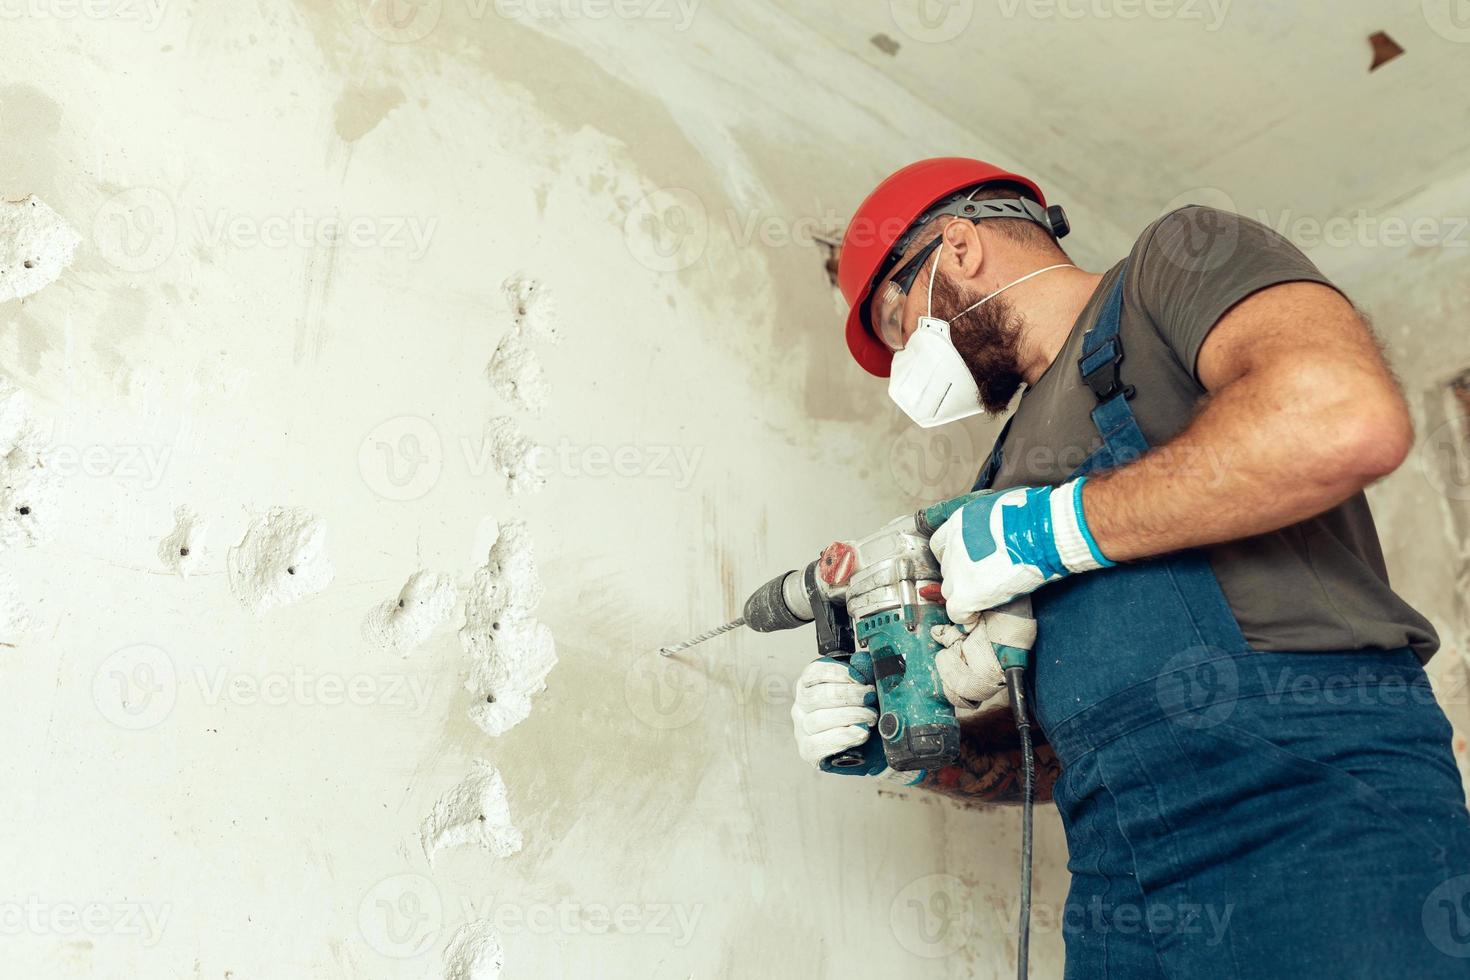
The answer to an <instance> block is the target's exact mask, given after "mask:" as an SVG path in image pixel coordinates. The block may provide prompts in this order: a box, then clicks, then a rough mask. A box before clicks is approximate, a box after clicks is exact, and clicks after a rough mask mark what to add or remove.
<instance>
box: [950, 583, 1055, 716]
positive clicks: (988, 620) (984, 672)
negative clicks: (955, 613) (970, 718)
mask: <svg viewBox="0 0 1470 980" xmlns="http://www.w3.org/2000/svg"><path fill="white" fill-rule="evenodd" d="M929 634H930V635H931V636H932V637H934V639H935V640H937V641H939V642H940V643H941V644H943V645H944V649H943V650H940V651H939V653H938V654H936V655H935V664H934V665H935V667H936V668H937V669H938V671H939V681H940V684H941V685H943V687H944V696H945V697H946V698H948V699H949V703H950V704H952V705H954V706H955V707H956V708H965V709H969V710H975V709H978V708H981V707H983V706H985V705H986V704H989V703H992V702H997V703H998V702H1000V701H1002V700H1003V699H1004V696H1005V694H1006V679H1005V671H1004V670H1002V669H1001V666H1000V660H999V658H998V657H996V655H995V647H994V646H992V643H1003V644H1005V645H1006V646H1012V647H1016V648H1018V649H1021V650H1030V649H1031V647H1032V645H1033V644H1034V643H1035V642H1036V620H1035V619H1033V618H1032V617H1031V599H1030V598H1029V597H1022V598H1020V599H1016V600H1015V601H1013V602H1010V603H1008V604H1006V605H1005V606H1004V607H1002V608H1000V609H990V610H986V611H985V612H983V613H981V614H980V621H979V622H978V623H976V624H975V625H974V626H972V627H971V628H970V629H969V630H968V631H966V629H965V628H964V627H962V626H954V625H948V624H947V625H944V626H935V627H934V628H933V629H931V630H930V631H929Z"/></svg>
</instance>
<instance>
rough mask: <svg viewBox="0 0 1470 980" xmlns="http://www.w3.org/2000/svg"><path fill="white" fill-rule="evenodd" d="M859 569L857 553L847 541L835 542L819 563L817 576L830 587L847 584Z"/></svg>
mask: <svg viewBox="0 0 1470 980" xmlns="http://www.w3.org/2000/svg"><path fill="white" fill-rule="evenodd" d="M856 567H857V552H855V551H854V550H853V548H852V545H850V544H848V543H847V542H846V541H833V542H832V543H831V544H829V545H827V547H826V549H825V550H823V552H822V557H821V558H820V559H819V560H818V561H817V574H818V575H820V576H822V581H823V582H826V583H827V584H828V585H832V586H838V585H844V584H846V582H847V580H848V578H849V577H850V576H851V575H852V573H853V571H854V569H855V568H856Z"/></svg>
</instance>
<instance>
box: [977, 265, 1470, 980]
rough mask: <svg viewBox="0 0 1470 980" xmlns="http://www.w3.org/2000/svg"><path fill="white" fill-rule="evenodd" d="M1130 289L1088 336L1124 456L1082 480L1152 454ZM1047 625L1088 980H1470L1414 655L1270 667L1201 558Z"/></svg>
mask: <svg viewBox="0 0 1470 980" xmlns="http://www.w3.org/2000/svg"><path fill="white" fill-rule="evenodd" d="M1125 278H1126V269H1125V270H1124V273H1123V274H1120V275H1119V276H1118V279H1117V283H1116V284H1115V286H1114V287H1113V289H1112V292H1111V293H1110V295H1109V297H1108V300H1107V303H1106V305H1105V307H1104V309H1103V311H1102V313H1101V316H1100V318H1099V321H1098V323H1097V325H1096V326H1095V327H1094V328H1093V329H1092V330H1090V331H1089V332H1088V334H1087V335H1086V337H1085V338H1084V342H1083V350H1084V353H1083V356H1082V360H1081V364H1080V365H1079V366H1080V367H1081V369H1082V371H1083V376H1084V378H1085V379H1086V380H1087V382H1088V385H1089V387H1090V388H1092V390H1093V392H1094V393H1095V394H1096V395H1098V400H1099V403H1098V406H1097V408H1096V409H1095V410H1094V411H1093V413H1092V419H1093V422H1094V423H1095V424H1096V426H1097V428H1098V431H1099V433H1101V435H1102V439H1103V445H1102V446H1101V447H1100V448H1099V449H1098V450H1097V451H1096V452H1095V453H1094V454H1093V455H1092V456H1090V457H1089V458H1088V459H1087V460H1086V462H1084V463H1083V464H1082V466H1081V467H1079V468H1078V469H1077V471H1076V472H1075V473H1074V474H1073V476H1079V475H1082V474H1085V473H1088V472H1093V471H1098V470H1105V469H1108V468H1110V467H1113V466H1117V465H1120V464H1122V463H1125V462H1127V461H1129V460H1132V459H1134V458H1136V457H1137V456H1139V455H1140V454H1142V453H1143V452H1144V451H1145V450H1146V449H1147V448H1148V443H1147V441H1146V440H1145V438H1144V435H1143V433H1142V431H1140V429H1139V427H1138V424H1137V422H1136V420H1135V419H1134V416H1133V412H1132V409H1131V408H1130V407H1129V404H1128V398H1129V396H1130V395H1131V394H1132V391H1131V390H1129V389H1125V388H1124V387H1123V386H1122V385H1121V383H1120V379H1119V362H1120V361H1121V353H1122V348H1121V342H1120V339H1119V336H1118V326H1119V316H1120V313H1121V310H1122V302H1123V300H1122V292H1123V282H1124V279H1125ZM1004 439H1005V433H1004V431H1002V433H1001V436H1000V438H999V439H997V440H996V449H995V450H994V451H993V452H992V454H991V458H990V460H989V462H988V463H987V464H986V467H985V469H984V470H982V471H981V474H980V477H979V479H978V480H977V482H976V484H975V486H976V488H977V489H981V488H984V487H988V486H989V485H990V483H991V481H992V480H993V479H994V477H995V474H996V471H997V470H998V468H999V465H1000V458H1001V457H1000V454H1001V450H1002V443H1003V441H1004ZM1033 608H1034V609H1035V612H1036V618H1037V621H1038V625H1039V638H1038V641H1037V646H1036V649H1035V652H1034V656H1033V667H1032V670H1031V672H1030V678H1029V683H1030V685H1031V697H1032V705H1033V707H1034V711H1035V714H1036V720H1037V722H1038V723H1039V725H1040V726H1041V728H1042V730H1043V731H1044V732H1045V733H1046V735H1047V738H1048V739H1050V741H1051V744H1052V746H1053V747H1054V748H1055V750H1056V753H1057V756H1058V758H1059V759H1060V760H1061V763H1062V769H1063V771H1062V775H1061V777H1060V779H1059V781H1058V783H1057V785H1056V787H1055V790H1054V796H1055V799H1056V804H1057V808H1058V809H1059V810H1060V811H1061V816H1062V822H1063V824H1064V826H1065V828H1066V834H1067V845H1068V850H1069V852H1070V860H1069V862H1068V869H1069V870H1070V871H1071V873H1072V885H1071V891H1070V893H1069V895H1068V897H1067V901H1066V905H1065V907H1064V914H1063V936H1064V938H1065V940H1066V947H1067V968H1066V978H1067V980H1163V978H1168V980H1205V978H1208V980H1261V978H1268V977H1269V978H1277V977H1281V978H1285V977H1291V978H1318V977H1321V978H1331V980H1342V978H1363V980H1391V978H1400V977H1402V978H1406V980H1407V978H1412V980H1439V978H1447V977H1456V978H1464V977H1470V814H1467V812H1466V807H1465V797H1464V793H1463V791H1462V788H1461V783H1460V776H1459V772H1458V771H1457V769H1456V765H1455V761H1454V757H1453V755H1452V752H1451V748H1450V740H1451V730H1450V725H1449V722H1448V721H1447V720H1446V719H1445V716H1444V713H1443V712H1442V711H1441V710H1440V708H1439V706H1438V704H1437V703H1436V702H1435V701H1434V698H1433V695H1432V694H1431V693H1430V689H1429V682H1428V680H1427V678H1426V677H1425V674H1424V671H1423V669H1422V668H1421V666H1420V664H1419V661H1418V658H1417V657H1416V656H1415V655H1414V654H1413V653H1412V652H1411V651H1409V650H1408V649H1402V650H1393V651H1382V650H1364V651H1345V652H1338V653H1332V652H1327V653H1317V652H1311V653H1305V652H1289V653H1280V652H1269V651H1259V650H1253V649H1251V648H1250V647H1249V646H1248V645H1247V644H1246V641H1245V637H1244V636H1243V635H1242V634H1241V630H1240V627H1239V625H1238V624H1237V623H1236V621H1235V617H1234V615H1233V613H1232V612H1231V610H1230V606H1229V603H1228V602H1227V601H1226V599H1225V596H1224V593H1223V592H1222V591H1221V589H1220V585H1219V583H1218V582H1217V581H1216V579H1215V575H1214V573H1213V572H1212V571H1211V568H1210V564H1209V560H1208V558H1207V557H1206V556H1205V555H1204V554H1203V553H1200V552H1186V553H1180V554H1175V555H1170V556H1167V557H1162V558H1156V559H1153V560H1150V561H1142V562H1132V563H1127V564H1120V565H1118V566H1116V567H1113V568H1109V569H1104V570H1101V571H1095V572H1089V573H1086V574H1084V575H1078V576H1075V577H1073V578H1070V579H1064V580H1062V581H1060V582H1057V583H1055V584H1052V585H1048V586H1044V587H1043V588H1042V589H1040V590H1039V591H1038V592H1036V593H1035V595H1034V596H1033Z"/></svg>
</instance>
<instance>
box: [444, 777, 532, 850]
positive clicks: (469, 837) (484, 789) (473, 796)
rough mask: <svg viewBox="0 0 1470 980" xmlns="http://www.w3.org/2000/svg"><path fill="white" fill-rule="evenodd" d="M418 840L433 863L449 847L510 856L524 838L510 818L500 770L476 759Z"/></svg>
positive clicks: (508, 800) (445, 796)
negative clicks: (440, 852) (467, 846)
mask: <svg viewBox="0 0 1470 980" xmlns="http://www.w3.org/2000/svg"><path fill="white" fill-rule="evenodd" d="M419 839H420V841H421V842H422V843H423V847H424V854H425V855H426V856H427V857H428V859H429V861H430V862H431V863H432V862H433V860H434V855H435V854H437V853H438V852H439V851H440V850H442V849H443V848H446V847H460V846H463V845H466V844H473V845H475V846H476V847H481V848H483V849H485V850H487V851H489V852H491V853H492V854H494V855H496V856H497V857H510V856H511V855H512V854H514V853H516V852H517V851H519V850H520V849H521V845H522V843H523V839H522V837H521V832H520V831H519V830H518V829H516V826H515V824H514V823H512V822H511V817H510V798H509V794H508V792H507V790H506V788H505V780H504V779H503V778H502V777H501V775H500V771H499V770H497V769H496V768H495V767H494V766H492V765H491V764H490V763H488V762H485V761H483V760H477V761H476V762H475V763H474V765H473V767H472V768H471V769H470V774H469V775H468V776H466V777H465V779H464V780H463V781H462V782H461V783H460V784H459V785H458V786H455V787H454V788H453V789H451V790H450V791H449V792H447V793H445V794H444V796H442V797H441V798H440V799H439V802H438V803H435V804H434V809H433V812H431V813H430V814H429V815H428V817H426V818H425V819H424V823H423V826H422V828H421V830H420V834H419Z"/></svg>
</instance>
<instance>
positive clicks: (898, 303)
mask: <svg viewBox="0 0 1470 980" xmlns="http://www.w3.org/2000/svg"><path fill="white" fill-rule="evenodd" d="M942 241H944V237H943V236H942V235H941V236H937V237H936V238H935V239H934V240H933V241H932V242H930V243H929V244H928V245H925V246H924V247H923V248H921V249H919V251H918V252H917V253H915V255H914V257H913V258H911V259H909V260H908V261H907V262H905V263H904V264H903V266H902V267H901V268H899V269H897V270H895V271H894V273H893V275H891V276H889V277H888V281H887V282H885V283H884V284H883V291H882V293H881V294H880V295H879V299H878V318H877V322H876V324H875V327H876V330H875V331H874V332H875V333H876V334H877V335H878V339H879V340H881V341H883V343H884V344H885V345H886V346H887V347H888V349H889V350H891V351H895V352H897V351H901V350H903V345H904V343H905V342H906V341H907V340H908V338H906V337H905V336H904V335H903V304H904V300H905V299H906V298H907V297H908V294H909V290H910V289H912V288H913V287H914V280H915V279H917V278H918V277H919V270H920V269H922V268H923V267H924V261H925V260H926V259H928V258H929V256H931V255H933V254H934V250H935V249H936V248H938V247H939V243H940V242H942Z"/></svg>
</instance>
